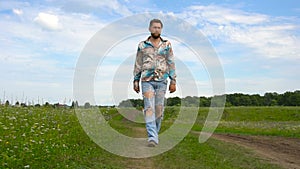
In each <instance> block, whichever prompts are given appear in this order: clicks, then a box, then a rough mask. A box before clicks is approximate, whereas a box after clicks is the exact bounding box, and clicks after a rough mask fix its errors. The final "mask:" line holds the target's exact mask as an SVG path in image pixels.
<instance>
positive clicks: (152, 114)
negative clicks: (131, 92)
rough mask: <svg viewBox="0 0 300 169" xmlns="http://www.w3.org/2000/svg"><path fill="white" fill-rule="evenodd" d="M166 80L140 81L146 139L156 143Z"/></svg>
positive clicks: (161, 116) (162, 113)
mask: <svg viewBox="0 0 300 169" xmlns="http://www.w3.org/2000/svg"><path fill="white" fill-rule="evenodd" d="M166 89H167V80H164V81H149V82H142V93H143V100H144V117H145V122H146V129H147V134H148V141H150V140H153V141H155V142H156V143H157V144H158V133H159V130H160V127H161V120H162V119H163V115H164V99H165V94H166Z"/></svg>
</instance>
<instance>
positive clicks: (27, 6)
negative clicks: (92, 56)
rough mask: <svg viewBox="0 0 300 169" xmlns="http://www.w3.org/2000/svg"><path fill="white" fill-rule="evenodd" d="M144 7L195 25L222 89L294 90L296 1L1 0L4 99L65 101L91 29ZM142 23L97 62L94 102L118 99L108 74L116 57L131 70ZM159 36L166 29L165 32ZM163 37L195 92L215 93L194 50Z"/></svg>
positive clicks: (299, 8)
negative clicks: (210, 51) (216, 65)
mask: <svg viewBox="0 0 300 169" xmlns="http://www.w3.org/2000/svg"><path fill="white" fill-rule="evenodd" d="M144 12H159V13H162V14H168V15H172V16H175V17H178V18H180V19H183V20H185V21H186V22H188V23H190V24H191V25H193V26H194V27H196V28H197V29H199V30H200V31H201V32H202V33H203V35H204V36H205V37H206V38H207V39H208V40H209V41H210V43H211V45H212V46H213V48H214V49H215V51H216V53H217V54H218V57H219V60H220V62H221V64H222V67H223V71H224V77H225V84H226V86H225V88H226V93H237V92H242V93H248V94H254V93H255V94H256V93H258V94H264V93H265V92H277V93H283V92H286V91H295V90H299V87H300V86H299V84H300V78H299V71H298V69H299V64H300V48H299V46H300V4H299V3H298V2H297V1H295V0H293V1H292V0H287V1H280V0H275V1H274V0H273V1H271V0H264V1H253V0H247V1H243V2H240V1H237V0H225V1H221V2H220V1H209V0H203V1H192V0H190V1H183V0H172V1H171V0H155V1H148V0H145V1H139V0H119V1H118V0H103V1H91V0H86V1H79V0H66V1H58V0H47V1H39V2H37V1H6V0H3V1H1V2H0V25H1V26H0V51H1V52H0V71H1V72H2V75H1V83H0V92H1V93H0V100H1V102H3V101H4V100H9V101H13V102H15V101H16V100H18V101H20V102H25V101H27V102H28V101H30V102H34V103H38V102H39V103H42V101H43V102H45V101H49V102H51V103H56V102H60V103H69V101H70V100H72V99H73V78H74V71H75V68H76V64H77V61H78V58H79V56H80V54H81V51H82V50H83V48H84V47H85V45H86V44H87V42H88V41H89V40H90V39H91V37H93V36H94V35H95V34H96V32H98V31H99V30H101V29H102V28H105V27H106V26H107V25H109V24H112V23H114V22H116V21H118V20H120V19H122V18H124V17H127V16H131V15H136V14H140V13H144ZM147 26H148V23H145V34H143V35H140V36H136V37H134V38H132V39H128V40H125V41H124V42H122V43H120V45H119V46H116V47H115V48H114V49H113V50H111V52H110V53H108V56H111V57H107V58H111V59H106V60H104V61H103V62H102V65H100V66H99V68H98V71H97V75H96V77H95V97H96V98H97V99H96V102H97V104H117V103H115V102H116V99H114V98H115V96H114V94H113V92H112V81H113V79H112V78H111V77H119V76H121V75H118V74H116V73H117V72H118V67H120V65H123V66H125V67H127V69H128V74H130V75H131V74H132V70H131V68H132V65H131V64H132V62H133V61H132V60H133V59H134V52H135V50H136V47H137V43H138V42H139V41H141V40H144V38H145V37H146V36H148V35H147ZM111 34H112V35H113V34H114V32H112V33H111ZM162 36H165V37H168V32H163V34H162ZM168 38H169V39H170V40H171V41H172V44H173V48H174V53H175V56H176V58H178V61H180V62H183V63H185V65H186V66H187V67H189V68H190V71H191V72H192V74H193V76H194V77H195V79H196V83H197V85H198V95H200V96H210V95H212V88H211V84H210V80H209V75H208V74H207V72H206V71H205V68H204V67H201V66H198V65H197V64H196V65H193V64H194V62H193V58H192V54H190V55H189V57H191V58H189V57H187V56H185V55H186V54H187V52H186V51H185V50H184V48H182V45H180V43H178V42H177V41H176V39H172V37H168ZM119 53H122V54H124V53H126V56H120V55H118V54H119ZM124 55H125V54H124ZM113 56H115V57H113ZM179 65H180V63H179ZM122 72H123V73H124V71H122ZM125 72H126V71H125ZM178 75H180V69H179V70H178ZM122 77H124V76H122ZM126 77H128V78H129V77H130V76H129V75H128V76H126ZM130 78H131V77H130ZM178 78H179V80H180V77H178ZM130 80H131V79H128V80H127V81H128V82H127V81H126V80H125V81H124V82H125V87H126V89H125V90H126V91H127V96H126V97H129V98H141V96H140V95H138V94H135V93H134V92H133V91H132V90H131V87H132V86H131V84H130ZM126 83H127V84H126ZM178 83H179V87H180V86H184V85H183V83H184V81H183V80H182V81H181V82H180V81H179V82H178ZM180 83H181V85H180ZM181 91H182V90H181V89H180V88H179V89H178V91H177V92H176V93H174V94H168V95H167V96H168V97H174V96H185V94H183V93H182V92H181ZM191 93H192V91H191ZM122 99H123V97H122ZM117 100H118V99H117Z"/></svg>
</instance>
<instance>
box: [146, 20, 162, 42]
mask: <svg viewBox="0 0 300 169" xmlns="http://www.w3.org/2000/svg"><path fill="white" fill-rule="evenodd" d="M161 30H162V28H161V24H160V23H156V22H154V23H152V25H151V26H150V27H149V31H150V33H151V36H152V37H154V38H155V39H156V38H159V37H160V34H161Z"/></svg>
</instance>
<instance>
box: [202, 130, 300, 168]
mask: <svg viewBox="0 0 300 169" xmlns="http://www.w3.org/2000/svg"><path fill="white" fill-rule="evenodd" d="M198 134H199V132H198ZM212 138H213V139H217V140H220V141H225V142H228V143H233V144H237V145H239V146H243V147H246V148H248V149H251V150H253V151H254V152H255V153H256V154H257V155H258V156H259V157H261V158H262V159H264V160H267V161H269V162H270V163H274V164H278V165H280V166H282V167H283V168H287V169H300V139H298V138H286V137H278V136H246V135H237V134H213V135H212Z"/></svg>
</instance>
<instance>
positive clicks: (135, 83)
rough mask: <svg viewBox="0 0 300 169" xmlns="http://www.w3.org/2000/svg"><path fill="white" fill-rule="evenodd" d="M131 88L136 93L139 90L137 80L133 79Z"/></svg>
mask: <svg viewBox="0 0 300 169" xmlns="http://www.w3.org/2000/svg"><path fill="white" fill-rule="evenodd" d="M133 90H134V91H135V92H137V93H139V92H140V85H139V81H137V80H135V81H134V82H133Z"/></svg>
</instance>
